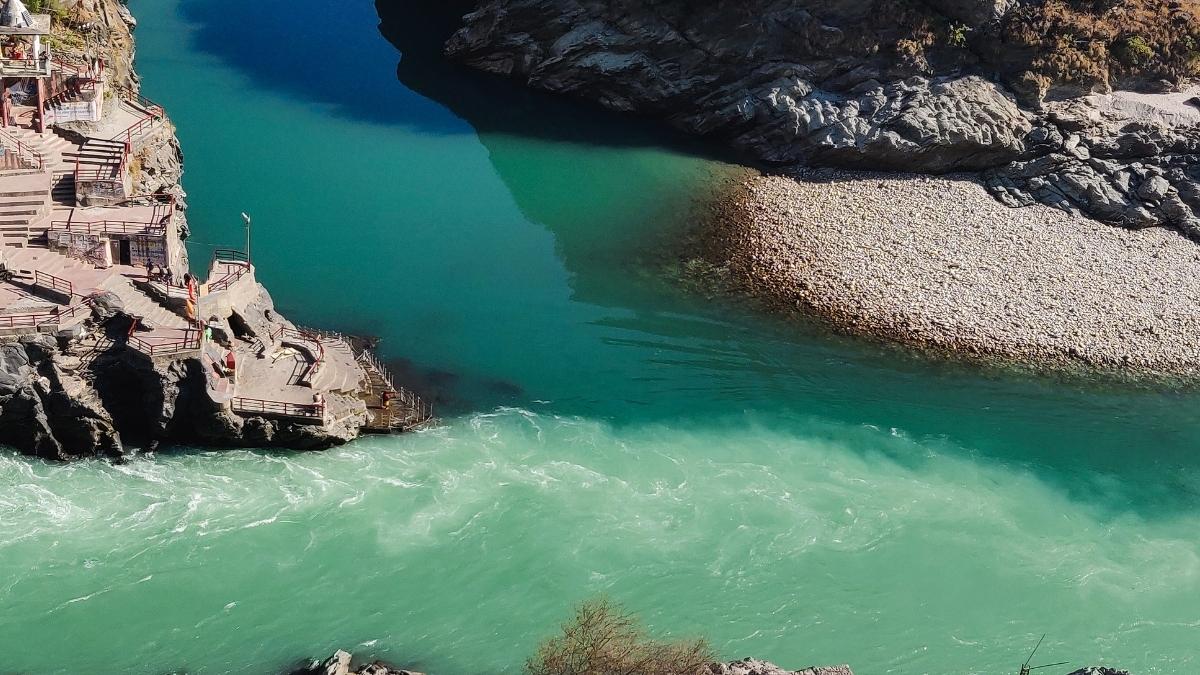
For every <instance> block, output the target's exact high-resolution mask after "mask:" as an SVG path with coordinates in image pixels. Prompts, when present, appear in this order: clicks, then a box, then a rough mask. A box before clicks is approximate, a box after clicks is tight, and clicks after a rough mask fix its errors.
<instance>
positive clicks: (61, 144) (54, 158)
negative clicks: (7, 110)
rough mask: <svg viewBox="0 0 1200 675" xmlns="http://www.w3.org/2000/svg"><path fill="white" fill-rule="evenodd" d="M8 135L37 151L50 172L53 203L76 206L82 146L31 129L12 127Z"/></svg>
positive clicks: (57, 136) (50, 133) (60, 137)
mask: <svg viewBox="0 0 1200 675" xmlns="http://www.w3.org/2000/svg"><path fill="white" fill-rule="evenodd" d="M7 131H8V133H10V134H12V135H13V136H15V137H17V138H19V139H20V140H21V142H23V143H25V144H27V145H29V146H30V147H31V148H33V149H34V150H36V151H37V152H38V153H39V154H40V155H41V156H42V159H43V160H45V162H46V168H47V169H48V170H49V171H50V185H51V197H52V203H53V204H54V205H58V206H74V205H75V157H76V156H77V155H78V154H79V149H80V146H79V145H78V144H76V143H74V142H72V141H70V140H67V139H66V138H64V137H63V136H60V135H59V134H57V133H53V132H46V133H44V134H39V133H37V132H35V131H33V130H31V129H25V128H13V127H10V128H9V129H8V130H7Z"/></svg>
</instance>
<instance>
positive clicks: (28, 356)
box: [0, 336, 123, 459]
mask: <svg viewBox="0 0 1200 675" xmlns="http://www.w3.org/2000/svg"><path fill="white" fill-rule="evenodd" d="M74 365H75V363H74V362H72V361H71V360H70V357H66V356H65V355H63V354H61V353H60V352H59V351H58V349H57V346H56V345H55V344H54V341H53V340H51V339H48V338H44V337H38V336H34V337H31V338H28V339H24V340H22V341H20V342H16V343H11V344H5V345H3V346H0V443H3V444H5V445H11V446H14V447H17V448H19V449H21V450H23V451H25V452H27V453H29V454H31V455H35V456H37V457H43V458H45V459H71V458H74V457H82V456H88V455H104V454H107V455H119V454H121V452H122V451H123V449H122V446H121V439H120V435H119V434H118V433H117V431H116V427H115V424H114V422H113V419H112V416H111V415H110V414H109V413H108V411H107V410H106V409H105V408H104V405H103V404H102V403H101V400H100V397H99V395H98V393H97V392H96V391H95V389H93V388H92V386H91V384H90V383H89V382H87V381H86V380H85V379H83V378H81V377H79V376H78V375H76V374H74V373H73V372H72V370H71V369H70V368H71V367H72V366H74Z"/></svg>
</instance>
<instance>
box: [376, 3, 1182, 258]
mask: <svg viewBox="0 0 1200 675" xmlns="http://www.w3.org/2000/svg"><path fill="white" fill-rule="evenodd" d="M389 1H391V2H396V1H398V0H380V2H381V3H386V2H389ZM1198 7H1200V4H1198V3H1197V2H1196V1H1195V0H1186V1H1176V2H1166V1H1165V0H1106V1H1104V2H1082V1H1073V2H1044V3H1043V2H1022V1H1020V0H925V1H924V2H920V1H918V0H868V1H863V0H712V1H709V2H703V3H697V2H690V1H688V0H482V1H481V2H479V4H478V5H477V7H476V8H475V9H474V11H472V12H470V13H468V14H467V15H466V16H465V17H464V18H463V20H462V25H461V27H460V28H459V30H458V31H457V32H455V33H454V34H453V35H452V36H451V37H450V38H449V39H448V41H447V42H446V46H445V51H446V54H447V55H448V56H449V57H450V58H452V59H454V60H456V61H459V62H462V63H465V64H468V65H470V66H473V67H475V68H479V69H482V70H485V71H488V72H492V73H496V74H499V75H504V76H507V77H511V78H514V79H516V80H518V81H520V82H522V83H524V84H526V85H528V86H531V87H536V88H540V89H545V90H549V91H553V92H559V93H563V94H569V95H572V96H576V97H581V98H585V99H590V100H593V101H595V102H597V103H599V104H601V105H604V106H606V107H608V108H611V109H614V110H619V111H625V112H632V113H638V114H642V115H650V116H655V117H660V118H662V119H664V120H667V121H669V122H670V123H671V124H673V125H675V126H678V127H680V128H683V129H686V130H688V131H690V132H693V133H697V134H702V135H706V136H711V137H713V138H716V139H720V140H722V141H724V142H727V143H730V144H732V145H733V146H734V147H736V148H738V149H739V150H741V151H742V152H744V153H746V154H747V155H748V157H749V158H751V159H752V160H756V161H763V162H768V163H772V164H787V165H791V164H807V165H825V166H835V167H842V168H853V169H869V170H879V169H883V170H905V171H919V172H927V173H947V172H962V171H978V172H985V176H986V180H987V182H988V185H989V187H990V189H991V190H992V192H993V194H994V195H995V196H996V197H998V198H1000V199H1001V200H1002V201H1003V202H1004V203H1006V204H1008V205H1011V206H1020V205H1024V204H1029V203H1033V202H1042V203H1045V204H1049V205H1052V206H1055V207H1058V208H1062V209H1066V210H1069V211H1073V212H1076V213H1080V214H1086V215H1088V216H1091V217H1093V218H1097V219H1101V220H1105V221H1108V222H1112V223H1117V224H1122V225H1127V226H1131V227H1141V226H1148V225H1157V224H1169V225H1173V226H1176V227H1178V228H1180V229H1181V230H1183V231H1185V232H1188V233H1189V234H1191V235H1193V236H1200V217H1198V213H1200V192H1198V191H1197V189H1196V187H1195V180H1196V178H1197V177H1200V108H1197V99H1195V98H1193V97H1192V96H1191V95H1190V94H1188V93H1186V91H1183V92H1182V93H1175V94H1171V93H1169V92H1170V91H1172V90H1175V89H1178V88H1179V87H1180V86H1183V85H1184V83H1185V81H1186V79H1187V78H1188V77H1189V76H1191V75H1193V74H1194V73H1195V71H1196V68H1197V66H1198V65H1200V52H1198V51H1197V45H1198V44H1200V25H1198V24H1197V22H1196V20H1195V19H1196V17H1197V16H1200V12H1198V11H1197V8H1198ZM385 18H386V14H385ZM387 30H388V27H387V25H386V23H385V26H384V31H385V32H387ZM1114 88H1129V89H1133V90H1136V91H1134V92H1126V91H1120V90H1115V89H1114ZM1114 92H1115V93H1114ZM1138 92H1140V93H1138ZM1164 92H1167V93H1164Z"/></svg>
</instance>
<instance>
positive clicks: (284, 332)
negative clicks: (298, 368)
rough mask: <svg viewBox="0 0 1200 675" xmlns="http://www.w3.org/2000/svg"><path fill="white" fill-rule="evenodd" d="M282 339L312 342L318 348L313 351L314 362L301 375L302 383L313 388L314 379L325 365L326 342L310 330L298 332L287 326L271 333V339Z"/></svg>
mask: <svg viewBox="0 0 1200 675" xmlns="http://www.w3.org/2000/svg"><path fill="white" fill-rule="evenodd" d="M281 337H288V338H291V339H293V340H297V341H304V342H311V343H312V344H313V346H314V347H315V348H316V349H314V350H313V362H312V363H310V364H309V365H308V368H305V369H304V373H303V374H301V375H300V381H301V382H305V383H307V384H308V385H309V386H310V387H311V386H312V381H313V378H314V377H316V376H317V371H318V370H320V369H321V366H322V364H324V363H325V345H324V344H322V343H323V342H324V340H323V339H322V338H321V335H320V334H319V333H316V332H313V331H309V330H296V329H294V328H288V327H286V326H279V327H278V328H276V329H275V330H273V331H271V339H272V340H278V339H279V338H281Z"/></svg>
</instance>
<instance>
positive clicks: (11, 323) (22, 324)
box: [0, 307, 58, 328]
mask: <svg viewBox="0 0 1200 675" xmlns="http://www.w3.org/2000/svg"><path fill="white" fill-rule="evenodd" d="M57 319H58V308H57V307H55V308H54V309H52V310H50V311H47V312H35V313H32V314H0V328H37V327H38V326H41V325H44V324H45V323H47V320H51V321H54V320H57Z"/></svg>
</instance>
